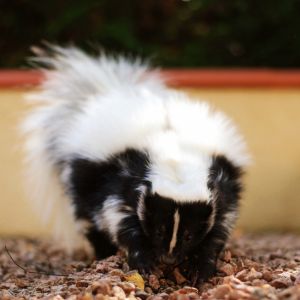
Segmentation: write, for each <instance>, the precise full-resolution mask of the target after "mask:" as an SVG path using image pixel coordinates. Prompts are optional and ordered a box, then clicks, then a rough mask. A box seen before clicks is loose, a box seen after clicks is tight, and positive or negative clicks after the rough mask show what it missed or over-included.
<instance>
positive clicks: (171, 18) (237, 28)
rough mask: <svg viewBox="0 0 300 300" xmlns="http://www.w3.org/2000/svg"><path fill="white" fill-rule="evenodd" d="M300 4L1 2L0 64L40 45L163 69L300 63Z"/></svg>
mask: <svg viewBox="0 0 300 300" xmlns="http://www.w3.org/2000/svg"><path fill="white" fill-rule="evenodd" d="M299 11H300V1H299V0H288V1H279V0H264V1H260V0H251V1H249V0H230V1H224V0H189V1H188V0H186V1H180V0H163V1H160V0H142V1H141V0H126V1H118V0H84V1H72V0H64V1H61V0H51V1H33V0H9V1H8V0H2V1H0V30H1V39H0V49H1V57H0V67H6V68H11V67H20V66H24V64H25V62H24V58H25V57H26V56H28V55H29V54H30V53H29V47H30V46H31V45H36V44H39V43H40V42H41V41H42V40H47V41H50V42H55V43H59V44H67V43H75V44H76V45H78V46H80V47H82V48H85V49H89V50H91V49H93V48H97V46H98V45H101V46H103V47H104V48H105V49H108V50H109V51H116V52H120V51H121V52H126V53H131V54H137V55H140V56H141V55H142V56H144V57H151V58H153V60H154V62H155V63H157V64H158V65H160V66H168V67H193V68H194V67H275V68H287V67H289V68H297V67H299V66H300V37H299V31H300V18H299Z"/></svg>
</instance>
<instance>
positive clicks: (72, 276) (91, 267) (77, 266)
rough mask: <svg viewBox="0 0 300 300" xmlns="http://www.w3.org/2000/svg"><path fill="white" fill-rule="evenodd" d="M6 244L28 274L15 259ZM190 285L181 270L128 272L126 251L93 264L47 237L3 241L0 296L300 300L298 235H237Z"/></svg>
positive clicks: (106, 299)
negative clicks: (202, 278)
mask: <svg viewBox="0 0 300 300" xmlns="http://www.w3.org/2000/svg"><path fill="white" fill-rule="evenodd" d="M5 244H6V245H7V248H8V249H9V251H10V253H11V255H12V257H13V258H14V259H15V260H16V262H17V263H18V264H20V265H21V266H24V267H25V268H26V269H27V270H28V271H29V272H27V273H25V272H24V271H23V270H22V269H20V268H19V267H17V266H16V265H15V264H14V263H13V262H12V261H11V259H10V258H9V256H8V254H7V253H6V251H5ZM31 271H32V272H31ZM33 272H41V273H48V274H57V275H62V276H55V275H43V274H38V273H33ZM189 285H190V282H188V281H187V280H186V278H184V277H183V276H182V274H180V270H178V269H177V270H175V271H172V272H170V270H160V271H157V272H155V273H154V274H150V275H148V276H144V277H141V276H140V274H138V273H137V272H135V271H130V270H129V267H128V265H127V263H126V259H125V258H124V256H122V255H116V256H112V257H109V258H107V259H106V260H102V261H93V262H91V261H89V259H88V257H87V256H86V255H85V254H84V253H82V252H77V253H75V254H74V255H73V256H72V257H71V256H68V255H66V254H65V253H64V252H63V251H62V250H61V249H59V248H58V247H56V246H55V245H53V244H49V242H48V243H47V242H45V241H38V240H29V239H22V238H19V239H2V240H0V299H49V300H50V299H55V300H61V299H69V300H90V299H98V300H125V299H129V300H135V299H139V300H146V299H147V300H167V299H170V300H189V299H190V300H194V299H230V300H235V299H291V300H293V299H295V300H296V299H300V236H295V235H264V236H250V235H245V236H242V237H239V238H235V239H233V240H232V241H231V242H230V243H229V245H228V247H227V249H226V250H225V251H224V252H223V254H222V256H221V259H220V260H219V262H218V272H217V274H216V276H214V277H213V278H211V279H210V280H209V281H208V282H207V283H205V284H203V285H201V286H198V287H196V288H195V287H190V286H189Z"/></svg>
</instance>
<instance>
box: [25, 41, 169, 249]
mask: <svg viewBox="0 0 300 300" xmlns="http://www.w3.org/2000/svg"><path fill="white" fill-rule="evenodd" d="M37 52H38V53H37V54H38V56H37V57H35V58H33V61H34V62H36V63H38V64H40V65H42V66H45V67H47V68H42V71H43V74H44V77H45V80H44V82H43V83H42V84H41V86H40V87H39V89H38V90H37V91H36V92H34V93H31V94H29V95H27V97H26V98H27V100H29V101H30V102H33V103H34V108H33V109H32V110H31V112H30V113H29V114H28V116H27V118H26V120H25V121H24V122H23V123H22V131H23V133H24V134H25V137H26V144H25V152H26V167H25V169H26V175H25V176H26V180H27V186H28V190H29V192H30V200H31V205H32V206H33V207H34V208H35V211H36V212H37V213H38V215H39V216H40V217H41V219H42V220H43V222H44V223H45V224H47V226H51V228H52V229H53V233H54V236H55V238H56V239H57V240H58V241H59V242H60V244H61V245H62V244H64V246H66V247H67V249H69V250H72V249H74V248H75V247H77V246H81V245H82V237H81V236H80V235H78V228H77V227H78V223H77V222H75V217H74V212H73V207H72V204H71V200H70V199H69V198H68V196H67V195H66V193H65V189H64V188H65V187H64V186H63V182H62V181H61V177H62V174H61V172H62V170H60V169H59V168H58V167H57V165H58V163H59V162H60V161H62V160H64V159H68V158H66V157H62V154H61V153H60V152H59V150H57V149H59V146H60V139H63V138H65V136H66V135H67V132H68V128H70V126H72V122H74V120H76V115H77V114H78V113H80V111H81V110H82V101H86V100H88V99H89V97H90V96H93V95H98V94H100V95H101V94H103V93H106V92H109V91H113V90H114V89H120V88H121V87H125V88H130V87H131V86H132V85H139V83H142V84H143V86H147V87H149V88H151V86H155V87H156V88H160V87H163V83H162V82H161V80H160V78H159V76H157V75H156V74H149V73H148V71H147V66H146V65H143V64H141V62H140V61H139V60H135V61H131V60H128V59H125V58H123V57H118V58H112V57H108V56H106V55H104V54H102V55H100V56H99V57H91V56H88V55H86V54H85V53H83V52H82V51H80V50H78V49H76V48H61V47H57V46H53V47H51V48H50V51H49V53H50V54H47V53H45V52H44V51H43V50H40V49H38V51H37Z"/></svg>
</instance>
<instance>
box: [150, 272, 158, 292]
mask: <svg viewBox="0 0 300 300" xmlns="http://www.w3.org/2000/svg"><path fill="white" fill-rule="evenodd" d="M148 281H149V285H150V287H151V288H152V289H153V290H158V289H159V288H160V283H159V280H158V278H157V276H156V275H153V274H151V275H150V276H149V280H148Z"/></svg>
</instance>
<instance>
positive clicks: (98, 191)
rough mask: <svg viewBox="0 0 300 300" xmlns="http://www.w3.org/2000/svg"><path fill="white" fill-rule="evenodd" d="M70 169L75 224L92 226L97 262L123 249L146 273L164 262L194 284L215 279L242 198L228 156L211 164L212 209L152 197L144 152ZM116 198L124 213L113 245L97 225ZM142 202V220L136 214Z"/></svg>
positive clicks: (237, 172) (78, 162)
mask: <svg viewBox="0 0 300 300" xmlns="http://www.w3.org/2000/svg"><path fill="white" fill-rule="evenodd" d="M70 166H71V169H72V173H71V178H70V188H69V193H70V194H71V196H72V199H73V202H74V206H75V211H76V216H77V218H78V219H80V220H86V221H89V222H90V223H91V227H90V229H89V231H88V233H87V238H88V239H89V241H90V242H91V243H92V245H93V246H94V248H95V252H96V256H97V258H99V259H100V258H104V257H106V256H109V255H112V254H114V253H115V251H116V249H117V248H118V247H121V248H124V249H126V250H127V251H128V261H129V265H130V266H131V267H132V268H138V269H139V270H140V271H142V272H148V271H150V270H151V269H153V268H154V267H155V265H156V264H157V262H158V261H159V260H163V261H165V262H166V261H167V262H172V263H173V264H177V265H178V264H179V265H182V268H183V269H185V270H186V272H187V276H189V278H190V279H191V280H192V281H193V283H194V284H196V283H200V282H202V281H204V280H206V279H207V278H209V277H210V276H211V275H212V274H213V273H214V271H215V266H216V260H217V258H218V256H219V253H220V251H221V250H222V249H223V247H224V245H225V243H226V241H227V238H228V235H229V233H230V230H231V225H233V224H232V223H233V222H234V220H235V217H234V214H235V213H236V212H237V209H238V201H239V196H240V192H241V185H240V177H241V170H240V169H239V168H237V167H235V166H234V165H233V164H232V163H231V162H230V161H229V160H227V159H226V158H225V157H224V156H215V157H213V159H212V165H211V168H210V176H209V180H208V183H207V184H208V188H209V189H210V191H211V192H212V194H213V195H215V196H214V198H213V199H212V200H211V201H210V202H209V203H206V202H201V200H202V199H199V201H197V202H184V203H177V202H175V201H173V200H172V199H167V198H163V197H160V196H159V195H157V194H153V193H152V192H151V182H149V181H148V180H147V172H148V170H149V168H151V161H150V159H149V156H148V154H147V153H146V152H140V151H136V150H133V149H128V150H126V151H125V152H123V153H120V154H118V155H115V156H113V157H111V158H110V159H109V160H107V161H105V162H96V161H90V160H87V159H82V158H78V159H74V160H73V161H72V162H71V163H70ZM140 187H143V188H144V189H145V190H146V192H145V195H141V193H142V192H141V190H140V189H139V188H140ZM112 195H117V197H118V199H121V202H120V203H119V207H118V211H119V212H124V213H126V215H125V217H124V218H122V220H120V222H119V224H118V232H117V235H116V237H115V240H114V241H113V238H112V236H111V235H110V232H109V230H108V231H107V230H106V231H101V229H99V223H96V222H95V215H97V214H99V213H100V212H101V210H102V208H103V205H104V203H105V201H107V198H108V197H109V196H112ZM141 197H143V205H144V213H143V217H142V219H141V218H140V217H139V216H138V213H137V210H138V202H139V201H140V198H141ZM176 210H177V211H178V213H179V215H180V223H179V228H178V234H177V243H176V246H175V248H174V250H173V252H172V255H170V254H169V253H168V251H169V245H170V241H171V239H172V234H173V227H174V213H175V211H176ZM228 214H229V216H230V223H229V224H228V220H226V218H227V216H228ZM232 216H233V217H232ZM100 223H101V220H100ZM186 257H188V260H186Z"/></svg>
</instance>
